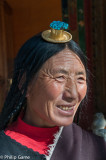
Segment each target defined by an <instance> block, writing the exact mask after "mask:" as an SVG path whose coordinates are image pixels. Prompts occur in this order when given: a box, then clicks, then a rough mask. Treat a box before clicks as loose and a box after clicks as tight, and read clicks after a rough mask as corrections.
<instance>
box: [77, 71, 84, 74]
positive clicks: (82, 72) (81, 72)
mask: <svg viewBox="0 0 106 160" xmlns="http://www.w3.org/2000/svg"><path fill="white" fill-rule="evenodd" d="M76 75H86V73H85V72H84V71H80V72H77V73H76Z"/></svg>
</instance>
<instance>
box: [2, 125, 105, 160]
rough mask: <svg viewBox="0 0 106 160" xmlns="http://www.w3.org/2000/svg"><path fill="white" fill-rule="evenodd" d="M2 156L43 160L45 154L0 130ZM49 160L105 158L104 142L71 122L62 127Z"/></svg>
mask: <svg viewBox="0 0 106 160" xmlns="http://www.w3.org/2000/svg"><path fill="white" fill-rule="evenodd" d="M6 156H7V158H6ZM12 156H13V157H12ZM3 158H4V159H16V160H18V159H24V160H26V159H27V160H28V159H29V160H44V159H45V156H44V155H40V154H39V153H38V152H34V151H33V150H32V149H29V148H27V147H26V146H22V145H21V144H20V143H18V142H16V141H15V140H13V139H11V138H10V137H9V136H7V135H5V133H4V131H1V132H0V159H3ZM50 160H106V142H105V141H104V139H103V138H101V137H98V136H96V135H93V134H91V133H88V132H86V131H84V130H82V129H81V128H80V127H79V126H77V125H75V124H72V125H70V126H67V127H64V128H63V131H62V133H61V135H60V137H59V140H58V142H57V145H56V147H55V149H54V151H53V153H52V156H51V159H50Z"/></svg>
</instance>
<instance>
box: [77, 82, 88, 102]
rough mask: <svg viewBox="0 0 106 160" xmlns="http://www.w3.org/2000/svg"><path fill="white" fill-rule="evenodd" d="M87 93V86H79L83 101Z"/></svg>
mask: <svg viewBox="0 0 106 160" xmlns="http://www.w3.org/2000/svg"><path fill="white" fill-rule="evenodd" d="M86 92H87V84H80V85H79V86H78V93H79V95H80V98H81V101H82V100H83V99H84V97H85V96H86Z"/></svg>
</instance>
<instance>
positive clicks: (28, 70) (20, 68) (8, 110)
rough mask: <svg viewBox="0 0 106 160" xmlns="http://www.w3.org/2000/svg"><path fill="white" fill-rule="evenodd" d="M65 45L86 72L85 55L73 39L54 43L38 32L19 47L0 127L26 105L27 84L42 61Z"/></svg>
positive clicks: (0, 116) (4, 125)
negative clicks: (79, 60) (76, 56)
mask: <svg viewBox="0 0 106 160" xmlns="http://www.w3.org/2000/svg"><path fill="white" fill-rule="evenodd" d="M66 46H67V48H69V49H70V50H72V51H73V52H74V53H75V54H77V55H78V56H79V58H80V59H81V61H82V63H83V64H84V66H85V70H86V72H87V67H86V58H85V55H84V54H83V52H82V50H81V49H80V47H79V46H78V44H76V43H75V42H74V41H73V40H71V41H70V42H67V43H61V44H59V43H56V44H54V43H49V42H46V41H44V40H43V39H42V38H41V34H38V35H36V36H34V37H32V38H31V39H29V40H28V41H27V42H26V43H25V44H24V45H23V46H22V47H21V49H20V50H19V53H18V55H17V56H16V58H15V63H14V71H13V78H12V85H11V87H10V91H9V93H8V95H7V98H6V100H5V103H4V107H3V109H2V112H1V115H0V129H5V128H6V127H7V125H8V123H9V122H10V120H11V119H12V121H15V120H16V119H17V117H18V115H19V113H20V111H21V110H22V107H23V106H26V92H27V87H28V84H29V83H30V81H31V80H32V79H33V77H34V76H35V75H36V74H37V72H38V71H39V70H40V68H41V67H42V65H43V64H44V62H45V61H47V60H48V59H49V58H50V57H52V56H53V55H54V54H56V53H58V52H60V51H62V50H64V49H65V48H66Z"/></svg>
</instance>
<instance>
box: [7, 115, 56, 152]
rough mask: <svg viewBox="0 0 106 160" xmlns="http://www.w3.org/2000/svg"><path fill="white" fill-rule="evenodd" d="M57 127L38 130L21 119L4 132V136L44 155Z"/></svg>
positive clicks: (38, 128)
mask: <svg viewBox="0 0 106 160" xmlns="http://www.w3.org/2000/svg"><path fill="white" fill-rule="evenodd" d="M58 130H59V127H52V128H40V127H35V126H31V125H28V124H27V123H25V122H24V121H23V120H22V119H21V117H19V118H18V120H17V121H16V122H14V123H13V124H12V125H11V126H10V127H8V128H7V129H6V130H5V134H6V135H8V136H10V137H11V138H12V139H14V140H16V141H17V142H19V143H21V144H22V145H24V146H27V147H28V148H31V149H33V150H34V151H37V152H39V153H40V154H46V155H47V150H48V149H49V148H48V145H50V144H52V143H53V139H54V136H53V135H54V134H55V133H56V132H57V131H58Z"/></svg>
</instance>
